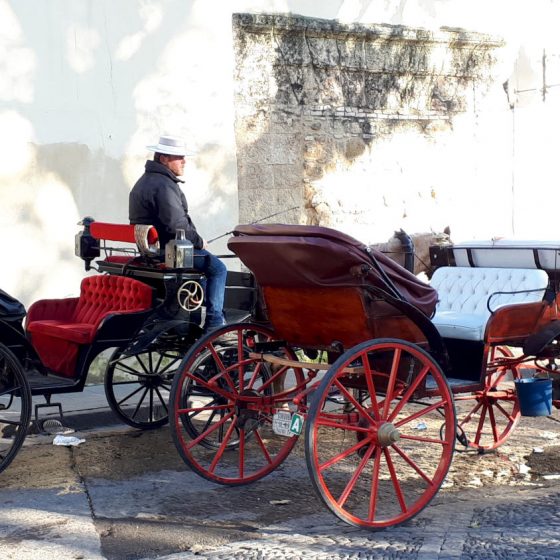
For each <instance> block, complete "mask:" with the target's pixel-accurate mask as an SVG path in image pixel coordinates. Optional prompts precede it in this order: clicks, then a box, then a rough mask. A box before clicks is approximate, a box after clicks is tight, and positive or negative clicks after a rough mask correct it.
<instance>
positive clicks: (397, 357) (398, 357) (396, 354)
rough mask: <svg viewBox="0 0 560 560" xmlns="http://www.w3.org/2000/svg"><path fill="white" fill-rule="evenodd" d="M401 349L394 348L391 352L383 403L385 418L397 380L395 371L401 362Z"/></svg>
mask: <svg viewBox="0 0 560 560" xmlns="http://www.w3.org/2000/svg"><path fill="white" fill-rule="evenodd" d="M401 352H402V351H401V349H400V348H395V352H394V354H393V363H392V364H391V373H390V374H389V381H388V382H387V393H386V395H385V402H384V403H383V418H387V416H388V414H389V406H390V404H391V401H392V400H393V391H394V389H395V382H396V380H397V372H398V370H399V365H400V362H401Z"/></svg>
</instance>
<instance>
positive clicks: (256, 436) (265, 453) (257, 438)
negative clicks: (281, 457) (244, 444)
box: [253, 430, 272, 465]
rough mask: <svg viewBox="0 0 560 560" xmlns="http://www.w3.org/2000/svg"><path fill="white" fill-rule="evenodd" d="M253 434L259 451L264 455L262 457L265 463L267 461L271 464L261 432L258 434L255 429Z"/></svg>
mask: <svg viewBox="0 0 560 560" xmlns="http://www.w3.org/2000/svg"><path fill="white" fill-rule="evenodd" d="M253 434H254V436H255V438H256V440H257V443H258V445H259V448H260V449H261V451H262V453H263V455H264V458H265V459H266V461H267V463H268V464H269V465H271V464H272V457H271V456H270V453H269V452H268V449H267V448H266V444H265V442H264V441H263V439H262V437H261V434H259V431H258V430H255V431H254V432H253Z"/></svg>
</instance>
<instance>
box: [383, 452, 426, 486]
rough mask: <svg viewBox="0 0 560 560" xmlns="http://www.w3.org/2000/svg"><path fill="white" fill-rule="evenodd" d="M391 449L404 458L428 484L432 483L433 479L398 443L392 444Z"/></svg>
mask: <svg viewBox="0 0 560 560" xmlns="http://www.w3.org/2000/svg"><path fill="white" fill-rule="evenodd" d="M392 449H394V450H395V452H396V453H398V454H399V455H400V456H401V457H402V458H403V459H404V461H406V462H407V463H408V464H409V465H410V466H411V467H412V468H413V469H414V470H415V471H416V472H417V473H418V475H419V476H421V477H422V478H423V479H424V480H425V481H426V482H427V483H428V484H429V485H430V486H432V485H433V484H434V481H433V480H432V479H431V478H430V477H429V476H428V475H427V474H426V473H425V472H424V471H423V470H422V469H421V468H420V467H419V466H418V465H417V464H416V463H415V462H414V461H413V459H412V458H411V457H409V456H408V454H407V453H406V452H405V451H404V450H403V449H402V448H401V447H400V446H399V445H396V444H395V445H393V447H392Z"/></svg>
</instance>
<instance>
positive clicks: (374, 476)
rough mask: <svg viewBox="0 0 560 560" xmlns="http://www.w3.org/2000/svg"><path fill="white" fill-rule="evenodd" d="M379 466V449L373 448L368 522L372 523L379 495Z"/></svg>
mask: <svg viewBox="0 0 560 560" xmlns="http://www.w3.org/2000/svg"><path fill="white" fill-rule="evenodd" d="M380 466H381V448H380V447H376V448H375V458H374V459H373V467H372V473H371V488H370V492H369V504H368V521H370V522H373V520H374V519H375V511H376V509H377V498H378V494H379V468H380Z"/></svg>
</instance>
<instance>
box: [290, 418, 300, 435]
mask: <svg viewBox="0 0 560 560" xmlns="http://www.w3.org/2000/svg"><path fill="white" fill-rule="evenodd" d="M302 430H303V416H302V415H301V414H298V413H297V412H296V413H295V414H292V420H291V422H290V433H291V434H293V435H294V436H299V435H300V434H301V431H302Z"/></svg>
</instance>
